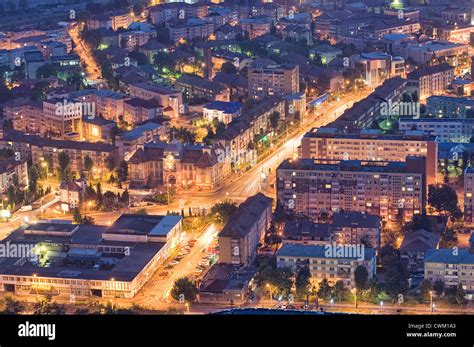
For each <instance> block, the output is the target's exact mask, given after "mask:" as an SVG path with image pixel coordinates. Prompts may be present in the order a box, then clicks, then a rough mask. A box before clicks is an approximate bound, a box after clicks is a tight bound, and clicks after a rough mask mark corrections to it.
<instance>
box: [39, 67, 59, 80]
mask: <svg viewBox="0 0 474 347" xmlns="http://www.w3.org/2000/svg"><path fill="white" fill-rule="evenodd" d="M36 76H37V77H38V78H49V77H57V76H58V68H57V67H56V65H54V64H45V65H43V66H41V67H39V68H38V70H37V71H36Z"/></svg>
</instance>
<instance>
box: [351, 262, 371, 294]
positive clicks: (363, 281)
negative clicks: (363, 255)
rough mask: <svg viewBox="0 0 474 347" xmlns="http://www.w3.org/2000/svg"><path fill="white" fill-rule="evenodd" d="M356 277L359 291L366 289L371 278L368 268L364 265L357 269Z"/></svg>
mask: <svg viewBox="0 0 474 347" xmlns="http://www.w3.org/2000/svg"><path fill="white" fill-rule="evenodd" d="M354 277H355V285H356V288H357V290H362V289H365V286H366V285H367V280H368V278H369V272H368V271H367V268H366V267H365V266H362V265H359V266H357V268H356V269H355V273H354Z"/></svg>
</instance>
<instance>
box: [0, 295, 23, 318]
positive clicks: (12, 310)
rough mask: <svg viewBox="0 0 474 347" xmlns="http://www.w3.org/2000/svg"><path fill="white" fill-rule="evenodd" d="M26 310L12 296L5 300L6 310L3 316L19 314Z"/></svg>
mask: <svg viewBox="0 0 474 347" xmlns="http://www.w3.org/2000/svg"><path fill="white" fill-rule="evenodd" d="M24 310H25V305H23V304H22V302H21V301H18V300H15V299H13V298H12V297H11V296H7V297H6V298H5V308H4V310H3V311H2V314H19V313H21V312H23V311H24Z"/></svg>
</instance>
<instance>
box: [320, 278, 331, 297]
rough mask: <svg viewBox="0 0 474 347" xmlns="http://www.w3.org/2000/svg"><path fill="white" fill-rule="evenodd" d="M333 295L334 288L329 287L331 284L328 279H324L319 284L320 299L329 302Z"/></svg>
mask: <svg viewBox="0 0 474 347" xmlns="http://www.w3.org/2000/svg"><path fill="white" fill-rule="evenodd" d="M331 293H332V288H331V286H330V285H329V282H328V280H327V279H326V278H324V279H323V280H322V281H321V282H319V288H318V292H317V295H318V298H320V299H324V300H328V299H330V297H331Z"/></svg>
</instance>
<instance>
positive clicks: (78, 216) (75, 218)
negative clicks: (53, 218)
mask: <svg viewBox="0 0 474 347" xmlns="http://www.w3.org/2000/svg"><path fill="white" fill-rule="evenodd" d="M72 219H73V221H74V223H76V224H81V223H82V214H81V210H80V209H79V208H78V207H75V208H74V210H73V213H72Z"/></svg>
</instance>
